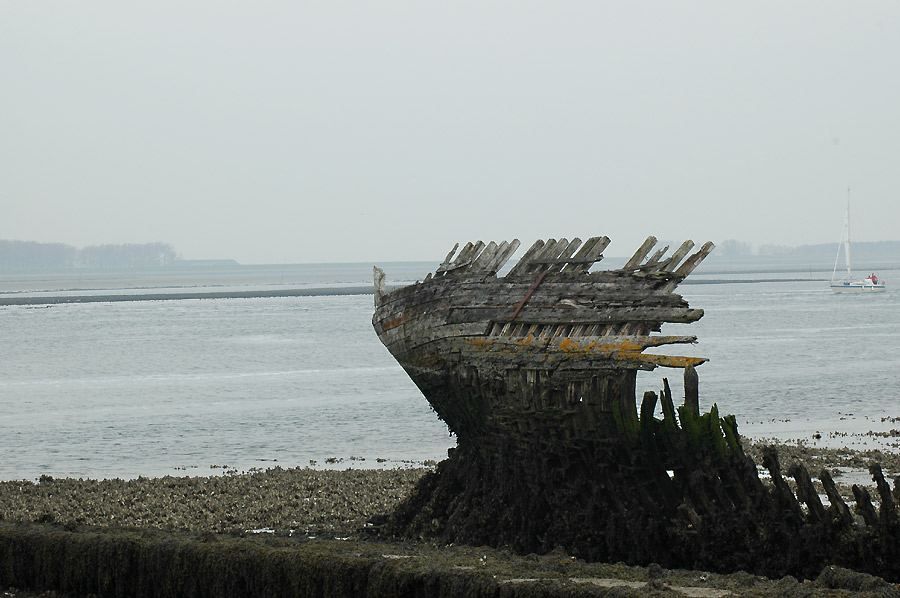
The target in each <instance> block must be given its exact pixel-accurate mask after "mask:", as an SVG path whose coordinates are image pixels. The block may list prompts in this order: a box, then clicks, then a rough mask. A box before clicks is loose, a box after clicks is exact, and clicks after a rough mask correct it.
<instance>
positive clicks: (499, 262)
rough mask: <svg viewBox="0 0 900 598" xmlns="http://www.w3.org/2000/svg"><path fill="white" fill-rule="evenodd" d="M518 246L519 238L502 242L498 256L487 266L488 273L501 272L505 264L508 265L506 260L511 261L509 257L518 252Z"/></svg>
mask: <svg viewBox="0 0 900 598" xmlns="http://www.w3.org/2000/svg"><path fill="white" fill-rule="evenodd" d="M518 248H519V240H518V239H513V240H512V241H510V242H509V243H507V242H506V241H504V242H503V243H501V244H500V249H499V250H498V251H497V256H496V258H495V259H494V260H493V262H491V264H489V265H488V266H487V267H486V268H485V271H486V273H488V274H496V273H497V272H499V271H500V270H501V269H502V268H503V266H505V265H506V262H508V261H509V258H510V257H511V256H512V254H514V253H515V252H516V249H518Z"/></svg>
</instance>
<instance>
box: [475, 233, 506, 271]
mask: <svg viewBox="0 0 900 598" xmlns="http://www.w3.org/2000/svg"><path fill="white" fill-rule="evenodd" d="M499 248H500V246H499V245H497V244H496V243H495V242H493V241H491V242H490V243H488V244H487V246H486V247H485V248H484V250H483V251H482V252H481V253H480V254H479V255H478V257H477V258H475V259H474V260H473V261H472V267H471V272H472V273H473V274H481V273H483V272H484V270H485V266H486V265H487V264H489V263H491V262H492V261H493V260H494V256H495V255H496V253H497V250H498V249H499Z"/></svg>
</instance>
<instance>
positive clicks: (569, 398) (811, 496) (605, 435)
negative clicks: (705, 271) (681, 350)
mask: <svg viewBox="0 0 900 598" xmlns="http://www.w3.org/2000/svg"><path fill="white" fill-rule="evenodd" d="M655 242H656V240H655V239H654V238H652V237H651V238H649V239H648V240H647V242H645V243H644V244H643V245H642V246H641V247H640V248H639V249H638V251H637V252H635V254H634V256H633V257H632V258H631V259H630V260H629V261H628V262H627V263H626V265H625V266H624V267H623V268H621V269H617V270H607V271H604V270H601V271H591V267H592V266H593V264H595V263H596V262H597V261H599V260H600V259H602V251H603V250H604V249H605V248H606V247H607V245H608V244H609V239H607V238H606V237H594V238H591V239H589V240H588V241H586V242H585V243H584V244H582V243H581V242H580V240H578V239H575V240H573V241H567V240H566V239H560V240H552V239H551V240H549V241H547V242H546V243H544V242H543V241H537V242H535V243H534V244H533V245H532V246H531V247H530V248H529V249H528V250H527V251H526V252H525V254H524V256H523V257H522V258H521V259H520V260H519V261H518V262H517V263H516V264H515V265H513V266H512V268H511V269H510V270H509V272H508V273H507V274H506V275H505V276H498V272H500V271H501V270H502V269H503V266H504V264H505V262H506V261H507V260H508V259H509V258H510V256H511V255H512V253H513V252H514V251H515V249H516V247H518V245H519V242H518V241H513V242H510V243H506V242H504V243H500V244H497V243H493V242H492V243H488V244H484V243H482V242H478V243H469V244H467V245H466V246H465V247H463V249H462V250H461V251H459V253H458V254H457V253H456V251H457V249H458V247H454V249H453V251H451V252H450V254H449V255H448V256H447V258H446V259H445V260H444V262H443V263H442V264H441V265H440V267H439V268H438V269H437V271H436V272H435V273H434V274H433V275H429V277H428V278H426V280H425V281H423V282H422V283H417V284H414V285H411V286H408V287H403V288H400V289H396V290H393V291H391V292H389V293H388V292H385V291H384V288H383V273H381V272H380V270H378V269H377V268H376V293H375V297H376V310H375V316H374V318H373V325H374V327H375V330H376V332H377V333H378V336H379V338H380V339H381V340H382V342H383V343H384V344H385V346H386V347H387V348H388V350H389V351H390V352H391V353H392V355H394V357H395V358H396V359H397V360H398V362H399V363H400V364H401V365H402V366H403V368H404V369H405V370H406V371H407V373H408V374H409V375H410V377H411V378H412V379H413V381H414V382H415V383H416V384H417V385H418V387H419V388H420V389H421V390H422V392H423V394H424V395H425V397H426V399H427V400H428V401H429V403H430V404H431V405H432V407H433V408H434V409H435V411H436V412H437V414H438V415H439V416H440V417H441V418H442V419H443V420H444V421H445V422H446V423H447V425H448V427H449V428H450V430H451V431H453V432H454V433H455V434H456V436H457V441H458V445H457V448H455V449H453V450H451V452H450V455H449V457H448V459H446V460H445V461H443V462H441V463H440V464H439V465H438V467H437V469H436V471H435V472H434V473H432V474H430V475H428V476H426V477H425V478H424V479H423V480H422V482H421V483H420V484H419V486H418V487H417V489H416V491H415V492H414V493H413V495H412V496H411V497H410V498H409V499H408V500H407V501H406V502H405V503H404V504H403V505H401V507H400V508H398V509H397V511H395V513H394V514H393V515H392V517H391V519H390V521H389V524H388V531H390V532H392V533H394V534H398V535H403V536H412V537H426V538H435V539H438V540H441V541H445V542H462V543H472V544H487V545H492V546H508V547H511V548H512V549H514V550H516V551H519V552H523V553H527V552H547V551H550V550H553V549H554V548H556V547H563V548H564V549H566V550H568V551H570V552H571V553H573V554H575V555H577V556H581V557H584V558H588V559H595V560H615V561H619V560H621V561H625V562H628V563H632V564H649V563H651V562H656V563H659V564H661V565H663V566H667V567H690V568H703V569H712V570H718V571H733V570H738V569H743V570H748V571H753V572H757V573H762V574H766V575H785V574H789V573H790V574H794V575H798V576H806V577H808V576H814V575H816V574H818V573H819V571H821V570H822V568H823V567H824V566H825V565H828V564H837V565H842V566H847V567H851V568H855V569H859V570H864V571H867V572H870V573H874V574H877V575H881V576H883V577H885V578H888V579H894V580H900V560H898V559H897V558H895V557H896V556H897V547H898V545H900V543H898V538H900V528H898V526H900V524H898V520H900V517H898V512H897V506H896V497H894V493H893V492H892V490H891V488H890V487H889V486H888V484H887V482H886V481H885V480H884V478H883V475H882V473H881V469H880V467H877V466H873V468H872V470H871V471H872V475H873V479H875V481H876V484H877V487H878V491H879V495H880V510H876V509H875V507H874V505H873V504H872V500H871V497H870V496H869V494H868V492H867V491H866V490H865V489H863V488H854V493H855V499H856V500H855V502H856V505H855V507H854V510H853V512H852V513H851V510H850V508H849V507H848V506H847V505H846V504H845V503H844V502H843V500H842V499H841V497H840V495H839V494H838V492H837V490H836V488H835V487H834V482H833V480H832V479H831V477H830V475H829V474H828V472H827V471H823V472H822V473H821V474H820V476H819V477H820V479H821V482H822V485H823V488H824V492H825V493H826V495H827V497H828V500H829V503H830V504H829V505H827V506H826V505H823V503H822V501H821V500H820V498H819V495H818V492H817V491H816V489H815V487H814V485H813V481H812V479H811V476H810V475H809V473H808V472H807V470H806V469H805V468H804V467H803V466H801V465H799V464H792V465H791V466H790V467H789V469H788V473H789V475H790V476H791V477H792V478H793V479H794V483H793V486H794V487H796V491H795V490H793V489H792V485H791V484H789V483H788V481H786V480H785V478H784V476H783V474H782V472H781V465H780V464H779V462H778V459H777V456H776V454H775V452H774V450H769V451H767V452H766V453H765V455H764V463H763V464H764V466H765V467H766V468H767V469H768V471H769V474H770V476H771V484H764V483H763V482H762V481H761V480H760V478H759V475H758V473H757V467H756V464H755V463H754V462H753V461H752V460H751V459H750V458H749V457H748V456H747V455H746V454H745V453H744V452H743V449H742V448H741V441H740V436H739V433H738V429H737V424H736V422H735V419H734V417H733V416H725V417H720V416H719V413H718V408H717V407H716V406H715V405H714V406H713V407H712V409H711V410H710V411H709V412H708V413H703V414H701V413H700V410H699V392H698V377H697V371H696V369H695V368H696V367H697V366H699V365H701V364H702V363H703V362H705V361H706V359H704V358H697V357H679V356H672V355H661V354H647V353H644V350H645V349H647V348H650V347H657V346H662V345H667V344H678V343H691V342H694V341H695V340H696V339H695V338H694V337H692V336H664V335H660V334H654V333H658V332H660V329H661V326H662V324H663V323H664V322H692V321H696V320H697V319H699V318H700V317H701V316H702V315H703V312H702V310H699V309H693V308H690V307H689V306H688V305H687V303H686V302H685V301H684V300H683V299H682V298H681V297H680V296H679V295H677V294H675V293H674V292H673V290H674V289H675V288H676V286H677V285H678V283H679V282H680V281H681V280H683V279H684V277H686V276H687V275H689V274H690V273H691V272H692V271H693V270H694V269H695V268H696V267H697V265H698V264H699V263H700V262H701V261H702V259H703V258H704V257H705V256H706V255H707V254H708V253H709V252H710V251H711V250H712V244H711V243H707V244H705V245H704V246H703V247H702V248H701V249H700V250H699V251H697V252H696V253H694V254H693V255H690V256H689V255H688V254H689V252H690V250H691V249H692V247H693V243H692V242H690V241H687V242H685V243H684V244H682V245H681V246H680V247H679V248H678V249H677V250H676V251H675V252H674V253H672V255H671V256H669V257H666V251H667V249H664V250H660V251H656V252H653V247H654V245H655ZM651 252H652V253H651ZM660 365H662V366H668V367H679V368H684V378H685V384H684V386H685V399H684V404H683V405H682V406H678V407H677V408H676V406H675V404H674V401H673V398H672V394H671V391H670V389H669V386H668V382H666V381H665V380H664V386H663V389H662V390H661V391H660V393H659V394H657V393H653V392H650V393H647V394H646V395H645V396H644V397H643V400H642V402H641V405H640V409H639V410H638V409H637V408H636V406H635V377H636V373H637V371H638V370H641V369H645V370H646V369H653V368H655V367H657V366H660ZM657 413H660V414H661V417H657V416H656V414H657ZM895 492H896V489H895Z"/></svg>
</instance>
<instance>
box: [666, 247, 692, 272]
mask: <svg viewBox="0 0 900 598" xmlns="http://www.w3.org/2000/svg"><path fill="white" fill-rule="evenodd" d="M693 247H694V242H693V241H691V240H690V239H688V240H687V241H685V242H684V243H682V244H681V247H679V248H678V249H677V250H675V253H673V254H672V255H671V257H669V259H667V260H666V262H665V265H664V266H663V270H665V271H667V272H672V271H673V270H675V268H677V267H678V264H679V263H681V260H683V259H684V256H686V255H687V254H688V252H689V251H690V250H691V249H693Z"/></svg>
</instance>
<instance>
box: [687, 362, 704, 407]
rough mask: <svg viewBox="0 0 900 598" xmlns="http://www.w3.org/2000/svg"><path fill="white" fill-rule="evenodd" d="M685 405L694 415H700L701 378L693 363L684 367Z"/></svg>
mask: <svg viewBox="0 0 900 598" xmlns="http://www.w3.org/2000/svg"><path fill="white" fill-rule="evenodd" d="M684 406H685V407H687V408H688V410H690V412H691V413H693V414H694V415H700V378H699V376H697V370H696V368H694V366H692V365H689V366H687V367H686V368H684Z"/></svg>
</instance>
